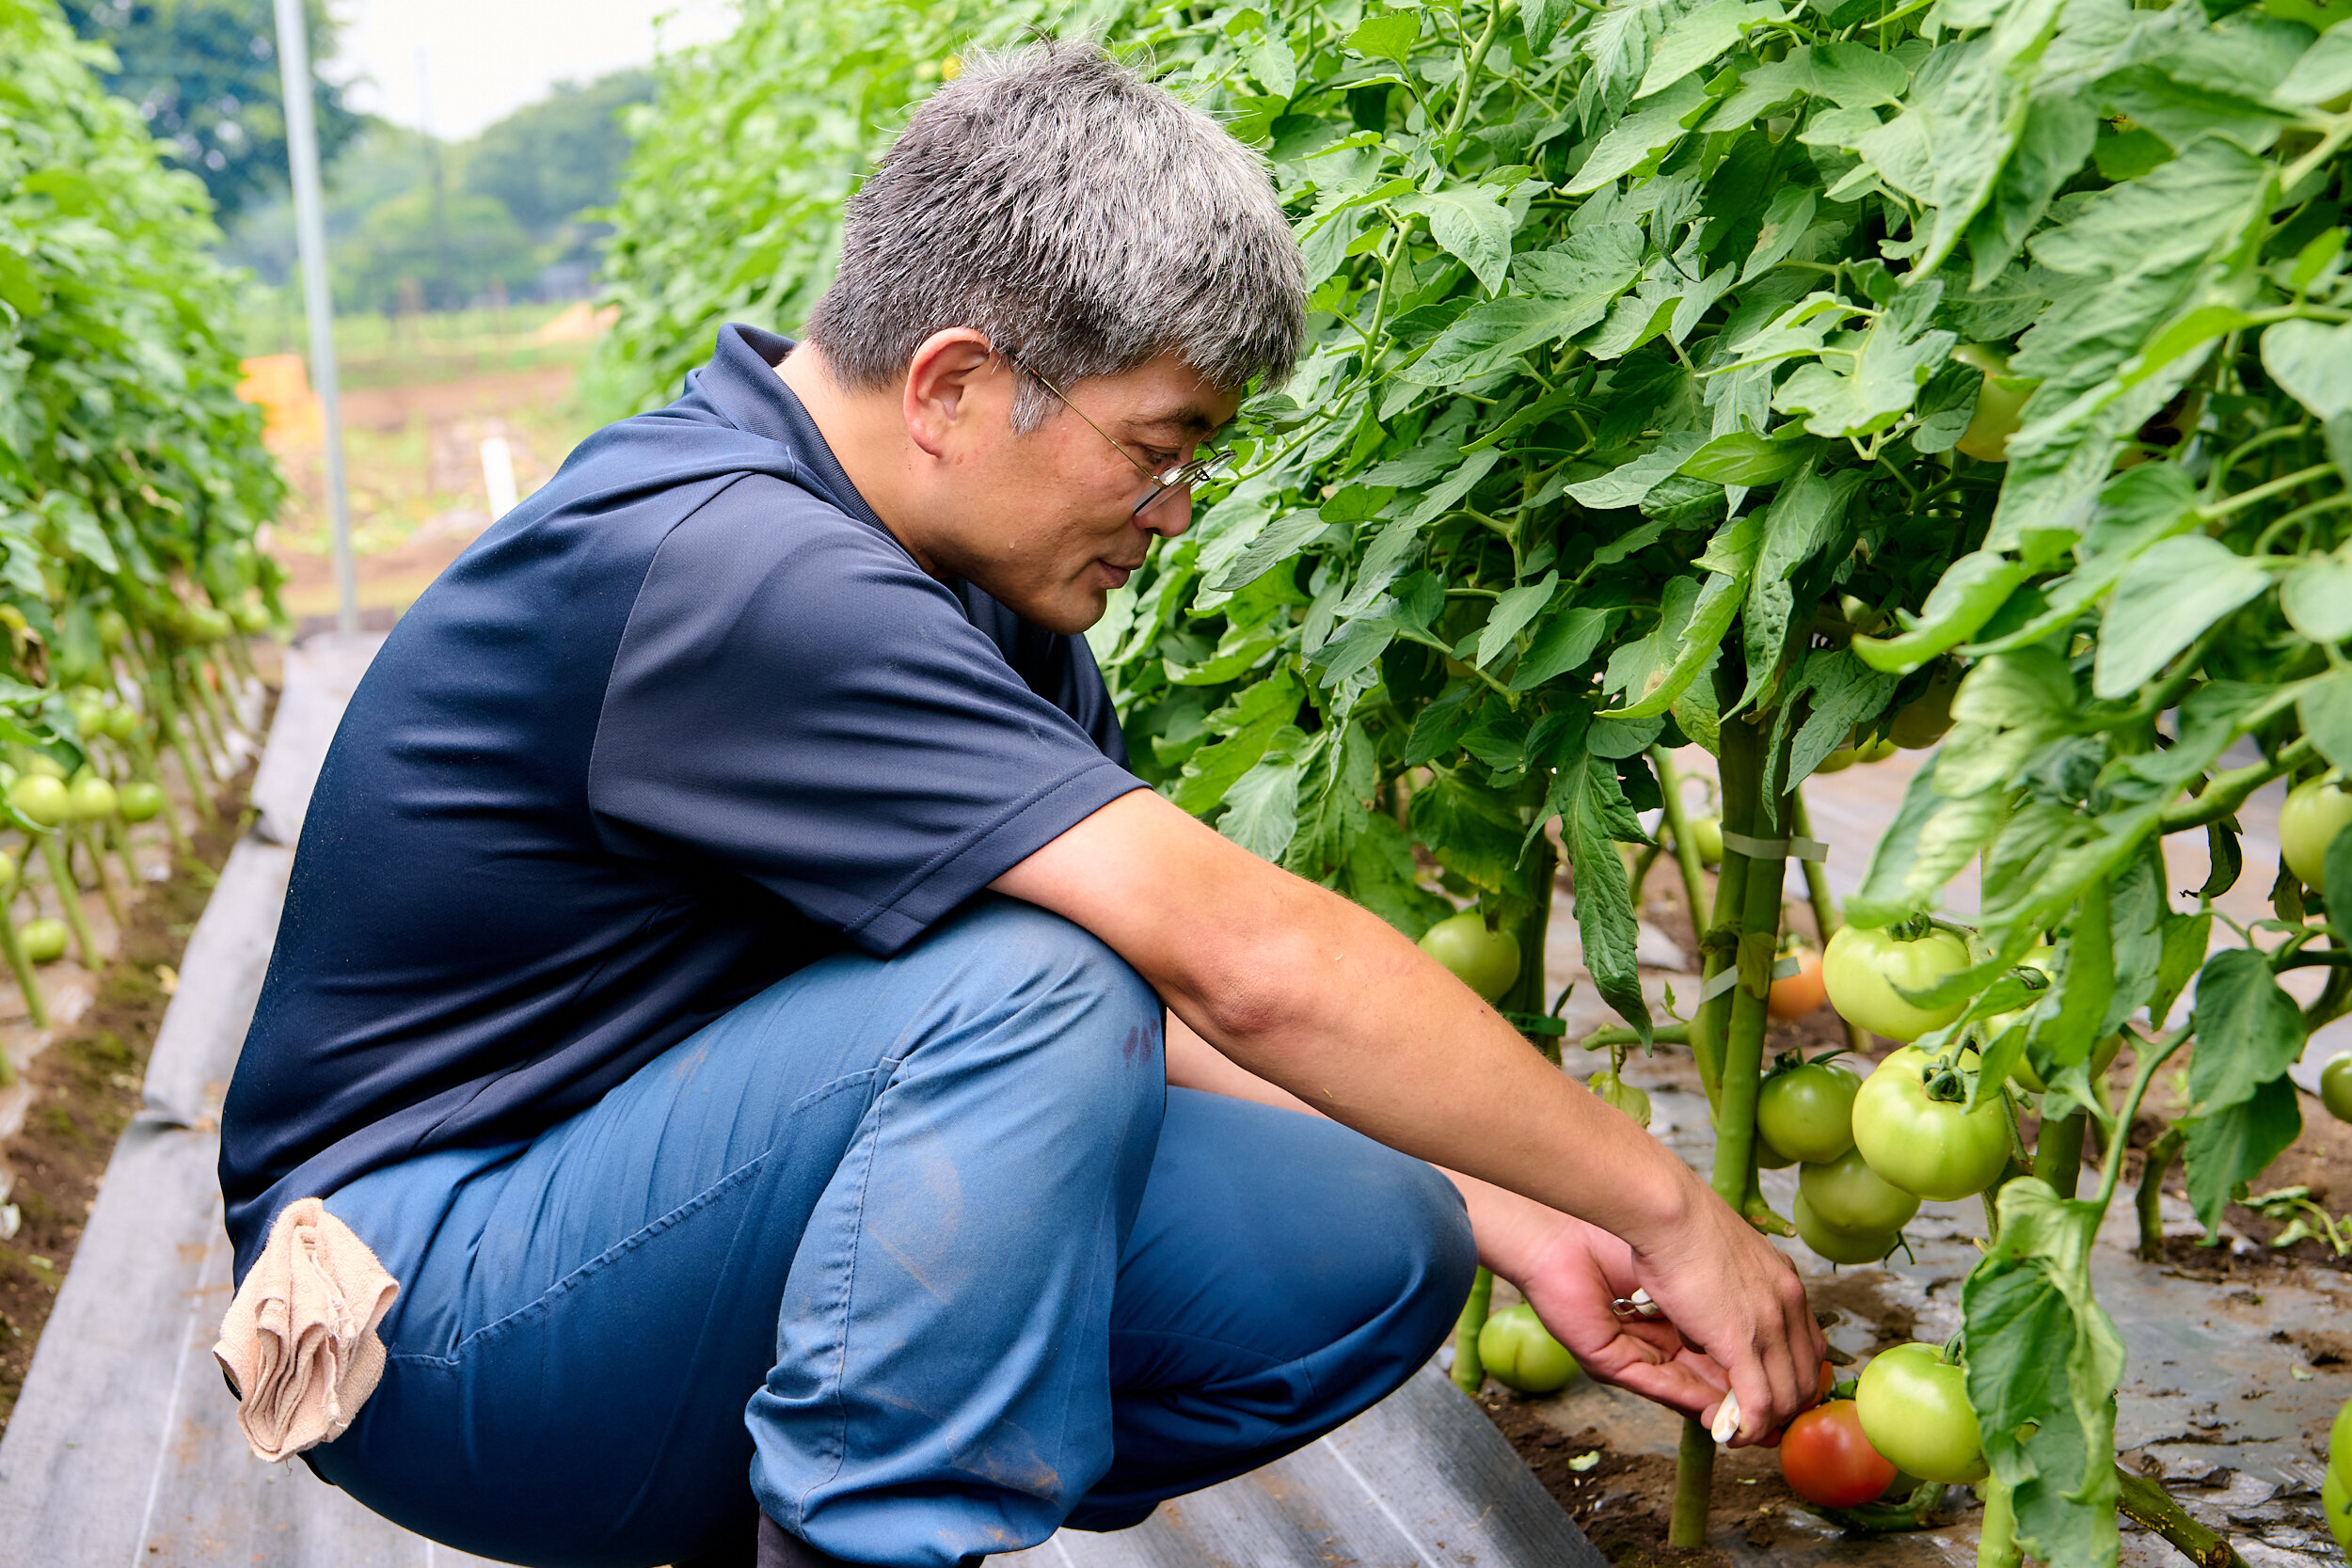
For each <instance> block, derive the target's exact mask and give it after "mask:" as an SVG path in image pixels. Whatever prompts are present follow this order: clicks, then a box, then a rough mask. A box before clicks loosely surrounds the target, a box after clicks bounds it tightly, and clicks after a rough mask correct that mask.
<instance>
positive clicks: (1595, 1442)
mask: <svg viewBox="0 0 2352 1568" xmlns="http://www.w3.org/2000/svg"><path fill="white" fill-rule="evenodd" d="M1478 1403H1479V1407H1480V1408H1481V1409H1483V1410H1485V1411H1486V1415H1487V1418H1489V1419H1490V1420H1492V1421H1493V1422H1494V1423H1495V1426H1496V1427H1497V1428H1498V1429H1499V1430H1501V1432H1502V1434H1503V1435H1504V1436H1505V1437H1507V1438H1509V1439H1510V1440H1511V1446H1512V1448H1514V1449H1518V1455H1519V1457H1520V1458H1521V1459H1523V1460H1525V1461H1526V1462H1527V1467H1528V1468H1529V1469H1531V1470H1533V1471H1534V1473H1535V1479H1536V1480H1537V1481H1541V1482H1543V1484H1544V1490H1545V1491H1547V1492H1549V1493H1550V1494H1551V1496H1552V1497H1553V1499H1554V1500H1555V1501H1557V1502H1558V1503H1559V1504H1560V1506H1561V1507H1562V1508H1564V1509H1565V1510H1566V1511H1567V1513H1568V1514H1569V1516H1570V1517H1572V1518H1574V1519H1575V1520H1576V1522H1577V1525H1578V1527H1579V1528H1581V1529H1582V1530H1583V1531H1584V1533H1585V1535H1587V1536H1588V1537H1590V1538H1591V1540H1592V1543H1593V1544H1594V1546H1595V1547H1597V1549H1598V1550H1599V1552H1600V1554H1601V1556H1603V1557H1605V1558H1607V1559H1608V1560H1610V1561H1611V1562H1612V1563H1614V1564H1616V1565H1617V1568H1730V1561H1731V1560H1730V1558H1729V1557H1728V1556H1727V1555H1726V1554H1724V1553H1723V1552H1721V1551H1718V1550H1715V1549H1713V1548H1711V1547H1697V1548H1684V1547H1676V1546H1670V1545H1668V1544H1666V1527H1667V1521H1668V1520H1669V1519H1670V1518H1671V1517H1672V1516H1673V1513H1674V1496H1675V1462H1674V1460H1673V1459H1672V1458H1671V1457H1670V1456H1668V1455H1666V1454H1661V1453H1637V1454H1629V1453H1620V1452H1618V1451H1616V1450H1615V1449H1612V1448H1611V1447H1610V1446H1609V1439H1608V1438H1607V1437H1605V1436H1604V1435H1602V1433H1601V1432H1600V1430H1599V1429H1598V1428H1597V1427H1587V1428H1585V1429H1584V1430H1583V1431H1581V1432H1578V1433H1564V1432H1562V1431H1561V1430H1560V1429H1559V1428H1558V1427H1556V1426H1553V1425H1552V1424H1551V1423H1550V1422H1549V1421H1547V1420H1545V1419H1544V1418H1543V1417H1542V1415H1540V1414H1539V1413H1538V1412H1537V1411H1536V1410H1535V1409H1534V1405H1533V1403H1532V1402H1529V1401H1527V1400H1523V1399H1521V1398H1520V1397H1519V1396H1518V1395H1517V1394H1513V1393H1511V1392H1509V1391H1507V1390H1505V1389H1502V1388H1500V1387H1498V1386H1495V1385H1494V1384H1492V1383H1489V1384H1488V1385H1487V1386H1486V1392H1485V1393H1484V1394H1482V1395H1481V1396H1480V1397H1479V1401H1478ZM1578 1464H1583V1465H1584V1466H1585V1467H1584V1468H1583V1469H1581V1470H1579V1469H1576V1468H1574V1466H1575V1465H1578ZM1714 1499H1715V1500H1714V1506H1713V1508H1712V1509H1711V1510H1710V1511H1709V1513H1708V1534H1709V1535H1714V1534H1716V1533H1718V1532H1720V1531H1723V1530H1726V1529H1738V1530H1739V1531H1740V1533H1741V1534H1742V1535H1744V1536H1745V1537H1746V1539H1747V1542H1748V1544H1750V1545H1751V1546H1754V1547H1756V1549H1757V1550H1758V1551H1762V1552H1771V1551H1772V1550H1773V1549H1774V1548H1776V1547H1779V1546H1781V1545H1782V1544H1783V1537H1784V1535H1786V1536H1787V1537H1788V1538H1789V1540H1790V1541H1792V1542H1793V1541H1795V1540H1797V1539H1800V1538H1801V1539H1802V1540H1804V1542H1805V1543H1807V1544H1811V1543H1815V1542H1818V1541H1819V1539H1820V1532H1819V1529H1818V1527H1815V1528H1804V1530H1803V1532H1802V1536H1801V1537H1800V1534H1799V1531H1798V1530H1797V1529H1795V1528H1791V1527H1790V1526H1789V1525H1788V1523H1787V1521H1786V1511H1787V1510H1788V1509H1791V1508H1800V1509H1801V1508H1804V1507H1806V1506H1807V1505H1806V1504H1805V1503H1804V1501H1803V1500H1802V1499H1801V1498H1799V1497H1797V1495H1796V1494H1795V1493H1794V1492H1791V1491H1790V1490H1789V1489H1788V1482H1787V1481H1784V1480H1782V1479H1781V1473H1780V1459H1779V1455H1778V1454H1777V1452H1776V1451H1775V1450H1773V1449H1720V1450H1718V1451H1717V1453H1716V1455H1715V1489H1714Z"/></svg>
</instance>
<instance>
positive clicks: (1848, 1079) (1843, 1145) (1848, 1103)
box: [1756, 976, 1862, 1161]
mask: <svg viewBox="0 0 2352 1568" xmlns="http://www.w3.org/2000/svg"><path fill="white" fill-rule="evenodd" d="M1794 977H1795V976H1792V978H1794ZM1787 983H1788V982H1787V981H1779V980H1776V981H1774V982H1773V990H1775V991H1777V990H1779V988H1780V987H1781V986H1783V985H1785V984H1787ZM1811 1010H1812V1009H1811V1008H1809V1007H1808V1008H1806V1009H1805V1011H1806V1012H1810V1011H1811ZM1798 1016H1800V1017H1802V1016H1804V1015H1803V1014H1802V1013H1801V1014H1799V1015H1798ZM1861 1088H1862V1080H1861V1079H1859V1078H1857V1077H1855V1076H1854V1075H1853V1074H1852V1073H1851V1072H1848V1071H1847V1070H1846V1069H1844V1068H1842V1067H1838V1066H1836V1064H1835V1063H1831V1062H1803V1063H1790V1064H1788V1065H1784V1066H1783V1067H1782V1068H1781V1069H1779V1070H1777V1071H1775V1072H1774V1073H1773V1074H1772V1076H1771V1077H1770V1078H1767V1079H1765V1080H1764V1083H1763V1086H1762V1087H1760V1088H1759V1089H1757V1090H1756V1132H1757V1133H1758V1134H1759V1135H1760V1136H1761V1137H1762V1138H1763V1140H1764V1142H1765V1143H1766V1144H1768V1145H1770V1146H1771V1148H1772V1152H1773V1153H1775V1154H1778V1155H1780V1156H1782V1157H1783V1158H1785V1159H1789V1160H1807V1161H1820V1160H1835V1159H1836V1158H1837V1157H1838V1156H1839V1155H1841V1154H1843V1153H1845V1152H1846V1150H1848V1149H1850V1148H1852V1147H1853V1101H1854V1096H1855V1094H1856V1093H1858V1092H1859V1091H1860V1090H1861Z"/></svg>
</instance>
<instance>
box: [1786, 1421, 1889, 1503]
mask: <svg viewBox="0 0 2352 1568" xmlns="http://www.w3.org/2000/svg"><path fill="white" fill-rule="evenodd" d="M1780 1473H1781V1475H1782V1476H1783V1477H1785V1478H1786V1479H1787V1480H1788V1490H1790V1491H1791V1492H1794V1493H1795V1494H1796V1495H1797V1496H1798V1497H1803V1498H1804V1500H1805V1501H1807V1502H1809V1503H1819V1504H1820V1505H1821V1506H1823V1507H1824V1508H1858V1507H1860V1506H1861V1505H1862V1504H1864V1503H1867V1502H1868V1501H1870V1500H1871V1499H1872V1498H1874V1497H1880V1496H1882V1495H1883V1494H1884V1493H1885V1491H1886V1489H1887V1488H1888V1487H1889V1486H1891V1485H1893V1484H1894V1481H1895V1474H1896V1471H1895V1466H1894V1465H1893V1464H1892V1463H1890V1462H1889V1461H1888V1460H1887V1459H1886V1458H1885V1457H1884V1456H1883V1455H1882V1454H1881V1453H1880V1452H1879V1451H1878V1450H1877V1449H1874V1448H1872V1447H1870V1440H1869V1439H1868V1438H1867V1437H1866V1436H1864V1435H1863V1433H1862V1418H1861V1416H1860V1415H1859V1414H1858V1413H1857V1411H1856V1410H1855V1407H1854V1402H1853V1401H1851V1400H1832V1401H1831V1402H1828V1403H1827V1404H1821V1405H1816V1406H1815V1407H1814V1408H1812V1409H1811V1410H1808V1411H1806V1412H1805V1413H1804V1415H1802V1416H1800V1417H1798V1418H1796V1419H1795V1420H1793V1421H1791V1422H1789V1423H1788V1431H1787V1432H1786V1433H1783V1434H1782V1436H1781V1439H1780Z"/></svg>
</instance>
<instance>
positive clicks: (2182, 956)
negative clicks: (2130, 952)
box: [2148, 895, 2218, 1030]
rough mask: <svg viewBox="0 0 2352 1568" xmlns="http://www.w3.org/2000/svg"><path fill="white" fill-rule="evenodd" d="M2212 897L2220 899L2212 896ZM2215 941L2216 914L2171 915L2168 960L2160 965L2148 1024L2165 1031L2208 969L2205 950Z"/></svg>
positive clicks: (2167, 929)
mask: <svg viewBox="0 0 2352 1568" xmlns="http://www.w3.org/2000/svg"><path fill="white" fill-rule="evenodd" d="M2208 896H2218V895H2208ZM2212 938H2213V911H2210V910H2200V911H2198V912H2196V913H2195V914H2168V915H2166V916H2165V920H2164V957H2163V958H2160V959H2158V960H2157V963H2156V989H2155V993H2154V994H2153V996H2151V997H2150V998H2149V1001H2148V1024H2149V1027H2150V1028H2152V1029H2157V1030H2161V1029H2163V1028H2164V1027H2165V1025H2166V1021H2167V1020H2169V1018H2170V1017H2171V1016H2172V1004H2174V1003H2175V1002H2178V1001H2179V1000H2180V999H2181V992H2183V991H2184V990H2187V989H2188V983H2189V981H2190V980H2192V979H2193V978H2195V977H2196V974H2197V972H2198V971H2199V970H2200V969H2201V968H2203V967H2204V962H2205V949H2206V947H2207V946H2208V945H2209V943H2210V942H2211V941H2212Z"/></svg>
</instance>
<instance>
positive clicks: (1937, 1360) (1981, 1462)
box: [1854, 1345, 1988, 1482]
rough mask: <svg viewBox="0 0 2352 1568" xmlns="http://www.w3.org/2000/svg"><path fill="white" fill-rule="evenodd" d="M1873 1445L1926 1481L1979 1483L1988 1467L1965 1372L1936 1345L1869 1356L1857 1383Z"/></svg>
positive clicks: (1858, 1404)
mask: <svg viewBox="0 0 2352 1568" xmlns="http://www.w3.org/2000/svg"><path fill="white" fill-rule="evenodd" d="M1854 1412H1855V1414H1856V1416H1858V1417H1859V1418H1860V1419H1861V1423H1862V1430H1863V1432H1864V1433H1865V1434H1867V1436H1868V1438H1869V1440H1870V1446H1871V1447H1872V1448H1874V1449H1877V1450H1878V1451H1879V1452H1880V1453H1882V1454H1883V1455H1885V1456H1886V1458H1888V1459H1889V1460H1892V1461H1893V1462H1894V1463H1895V1465H1896V1466H1897V1467H1898V1468H1899V1469H1902V1470H1905V1471H1908V1472H1909V1473H1910V1474H1912V1475H1915V1476H1917V1477H1918V1478H1919V1479H1920V1480H1922V1481H1946V1482H1960V1481H1981V1480H1983V1479H1984V1476H1985V1474H1986V1471H1987V1469H1988V1466H1987V1465H1986V1463H1985V1458H1984V1445H1983V1442H1982V1439H1981V1437H1980V1436H1979V1428H1978V1424H1977V1416H1976V1412H1975V1411H1974V1410H1973V1409H1971V1408H1970V1406H1969V1402H1968V1385H1967V1374H1966V1373H1965V1372H1963V1370H1961V1369H1960V1368H1959V1367H1956V1366H1953V1365H1952V1364H1951V1363H1949V1362H1947V1361H1946V1360H1944V1359H1943V1358H1942V1357H1941V1356H1940V1355H1938V1354H1937V1353H1936V1349H1935V1347H1934V1346H1933V1345H1897V1346H1896V1347H1895V1348H1894V1349H1892V1350H1888V1351H1882V1352H1880V1353H1879V1354H1877V1355H1875V1356H1872V1357H1871V1358H1870V1364H1869V1365H1868V1366H1867V1367H1865V1368H1863V1369H1862V1376H1861V1378H1860V1379H1859V1380H1858V1381H1857V1382H1856V1384H1855V1386H1854Z"/></svg>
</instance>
